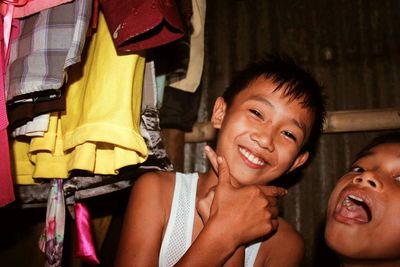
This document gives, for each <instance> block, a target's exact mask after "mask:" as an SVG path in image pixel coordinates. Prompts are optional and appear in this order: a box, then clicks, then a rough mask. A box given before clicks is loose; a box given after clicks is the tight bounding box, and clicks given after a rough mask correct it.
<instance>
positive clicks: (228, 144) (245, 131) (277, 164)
mask: <svg viewBox="0 0 400 267" xmlns="http://www.w3.org/2000/svg"><path fill="white" fill-rule="evenodd" d="M275 88H276V85H275V84H274V83H273V82H272V81H271V80H270V79H265V78H264V77H260V78H258V79H256V80H255V81H253V82H251V83H250V84H249V85H248V87H247V88H246V89H244V90H242V91H241V92H240V93H238V94H237V95H236V97H235V98H234V101H233V102H232V104H231V105H230V106H229V107H228V106H227V105H226V103H225V102H224V101H223V99H222V98H219V99H217V102H216V105H215V107H214V112H213V118H212V122H213V125H214V127H215V128H219V129H220V132H219V140H218V146H217V148H216V150H217V151H216V152H217V154H219V155H222V156H224V157H225V158H226V160H227V162H228V165H229V168H230V171H231V174H232V176H233V177H234V178H235V179H236V180H237V182H239V184H242V185H246V184H254V183H255V184H266V183H268V182H270V181H272V180H274V179H276V178H278V177H280V176H281V175H282V174H284V173H285V172H287V171H289V170H293V169H295V168H297V167H299V166H301V165H302V164H303V163H304V162H305V161H306V160H307V158H308V152H304V153H299V152H300V150H301V148H302V145H303V144H304V142H305V141H306V139H307V137H308V135H309V132H310V129H311V127H312V120H313V116H314V115H313V113H312V112H311V111H310V110H308V109H307V108H304V107H303V106H302V104H301V103H300V101H298V100H292V101H291V100H290V99H289V97H286V96H284V90H285V88H284V87H283V88H281V89H279V90H277V91H274V90H275Z"/></svg>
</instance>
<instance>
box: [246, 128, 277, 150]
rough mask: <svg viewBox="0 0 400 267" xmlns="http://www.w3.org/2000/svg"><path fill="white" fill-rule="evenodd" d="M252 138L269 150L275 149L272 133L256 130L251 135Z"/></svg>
mask: <svg viewBox="0 0 400 267" xmlns="http://www.w3.org/2000/svg"><path fill="white" fill-rule="evenodd" d="M250 138H251V139H252V140H253V141H254V142H256V143H257V144H258V145H259V146H260V147H262V148H264V149H267V150H268V151H269V152H272V151H274V150H275V146H274V142H273V138H272V135H271V134H270V133H258V132H255V133H253V134H252V135H250Z"/></svg>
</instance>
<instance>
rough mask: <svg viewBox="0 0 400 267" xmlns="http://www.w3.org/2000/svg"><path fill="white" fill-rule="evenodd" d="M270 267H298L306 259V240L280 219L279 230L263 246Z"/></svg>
mask: <svg viewBox="0 0 400 267" xmlns="http://www.w3.org/2000/svg"><path fill="white" fill-rule="evenodd" d="M261 250H262V251H261V253H262V254H263V255H264V257H262V258H263V259H265V261H267V262H268V264H267V265H268V266H298V265H299V264H300V263H301V261H302V260H303V257H304V250H305V246H304V239H303V237H302V236H301V235H300V233H299V232H298V231H297V230H296V229H295V228H294V227H293V226H292V225H291V224H289V223H288V222H287V221H285V220H284V219H283V218H281V217H279V226H278V230H277V231H276V232H275V233H274V234H273V235H272V236H271V237H270V238H268V239H266V240H265V241H264V242H263V244H262V246H261Z"/></svg>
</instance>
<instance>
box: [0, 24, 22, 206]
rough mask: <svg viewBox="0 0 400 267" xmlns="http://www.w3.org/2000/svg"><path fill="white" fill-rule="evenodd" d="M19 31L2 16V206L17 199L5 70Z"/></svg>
mask: <svg viewBox="0 0 400 267" xmlns="http://www.w3.org/2000/svg"><path fill="white" fill-rule="evenodd" d="M18 32H19V23H18V22H17V21H15V20H12V18H10V17H8V18H4V17H3V16H2V17H1V18H0V158H1V159H2V163H1V164H0V165H1V166H0V207H3V206H5V205H7V204H9V203H11V202H13V201H14V200H15V196H14V189H13V178H12V176H11V163H10V150H9V144H8V132H7V126H8V118H7V111H6V99H5V82H4V79H5V77H4V76H5V71H6V68H7V64H8V55H9V45H8V44H9V42H10V41H11V40H14V39H15V38H16V36H17V35H18Z"/></svg>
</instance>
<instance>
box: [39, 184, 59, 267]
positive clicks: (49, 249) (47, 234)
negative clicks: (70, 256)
mask: <svg viewBox="0 0 400 267" xmlns="http://www.w3.org/2000/svg"><path fill="white" fill-rule="evenodd" d="M62 183H63V182H62V180H61V179H53V180H52V181H51V189H50V193H49V196H48V202H47V212H46V225H45V228H44V230H43V233H42V235H41V236H40V238H39V248H40V250H41V251H42V252H43V253H45V255H46V261H45V266H46V267H59V266H61V261H62V253H63V242H64V229H65V204H64V194H63V185H62Z"/></svg>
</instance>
